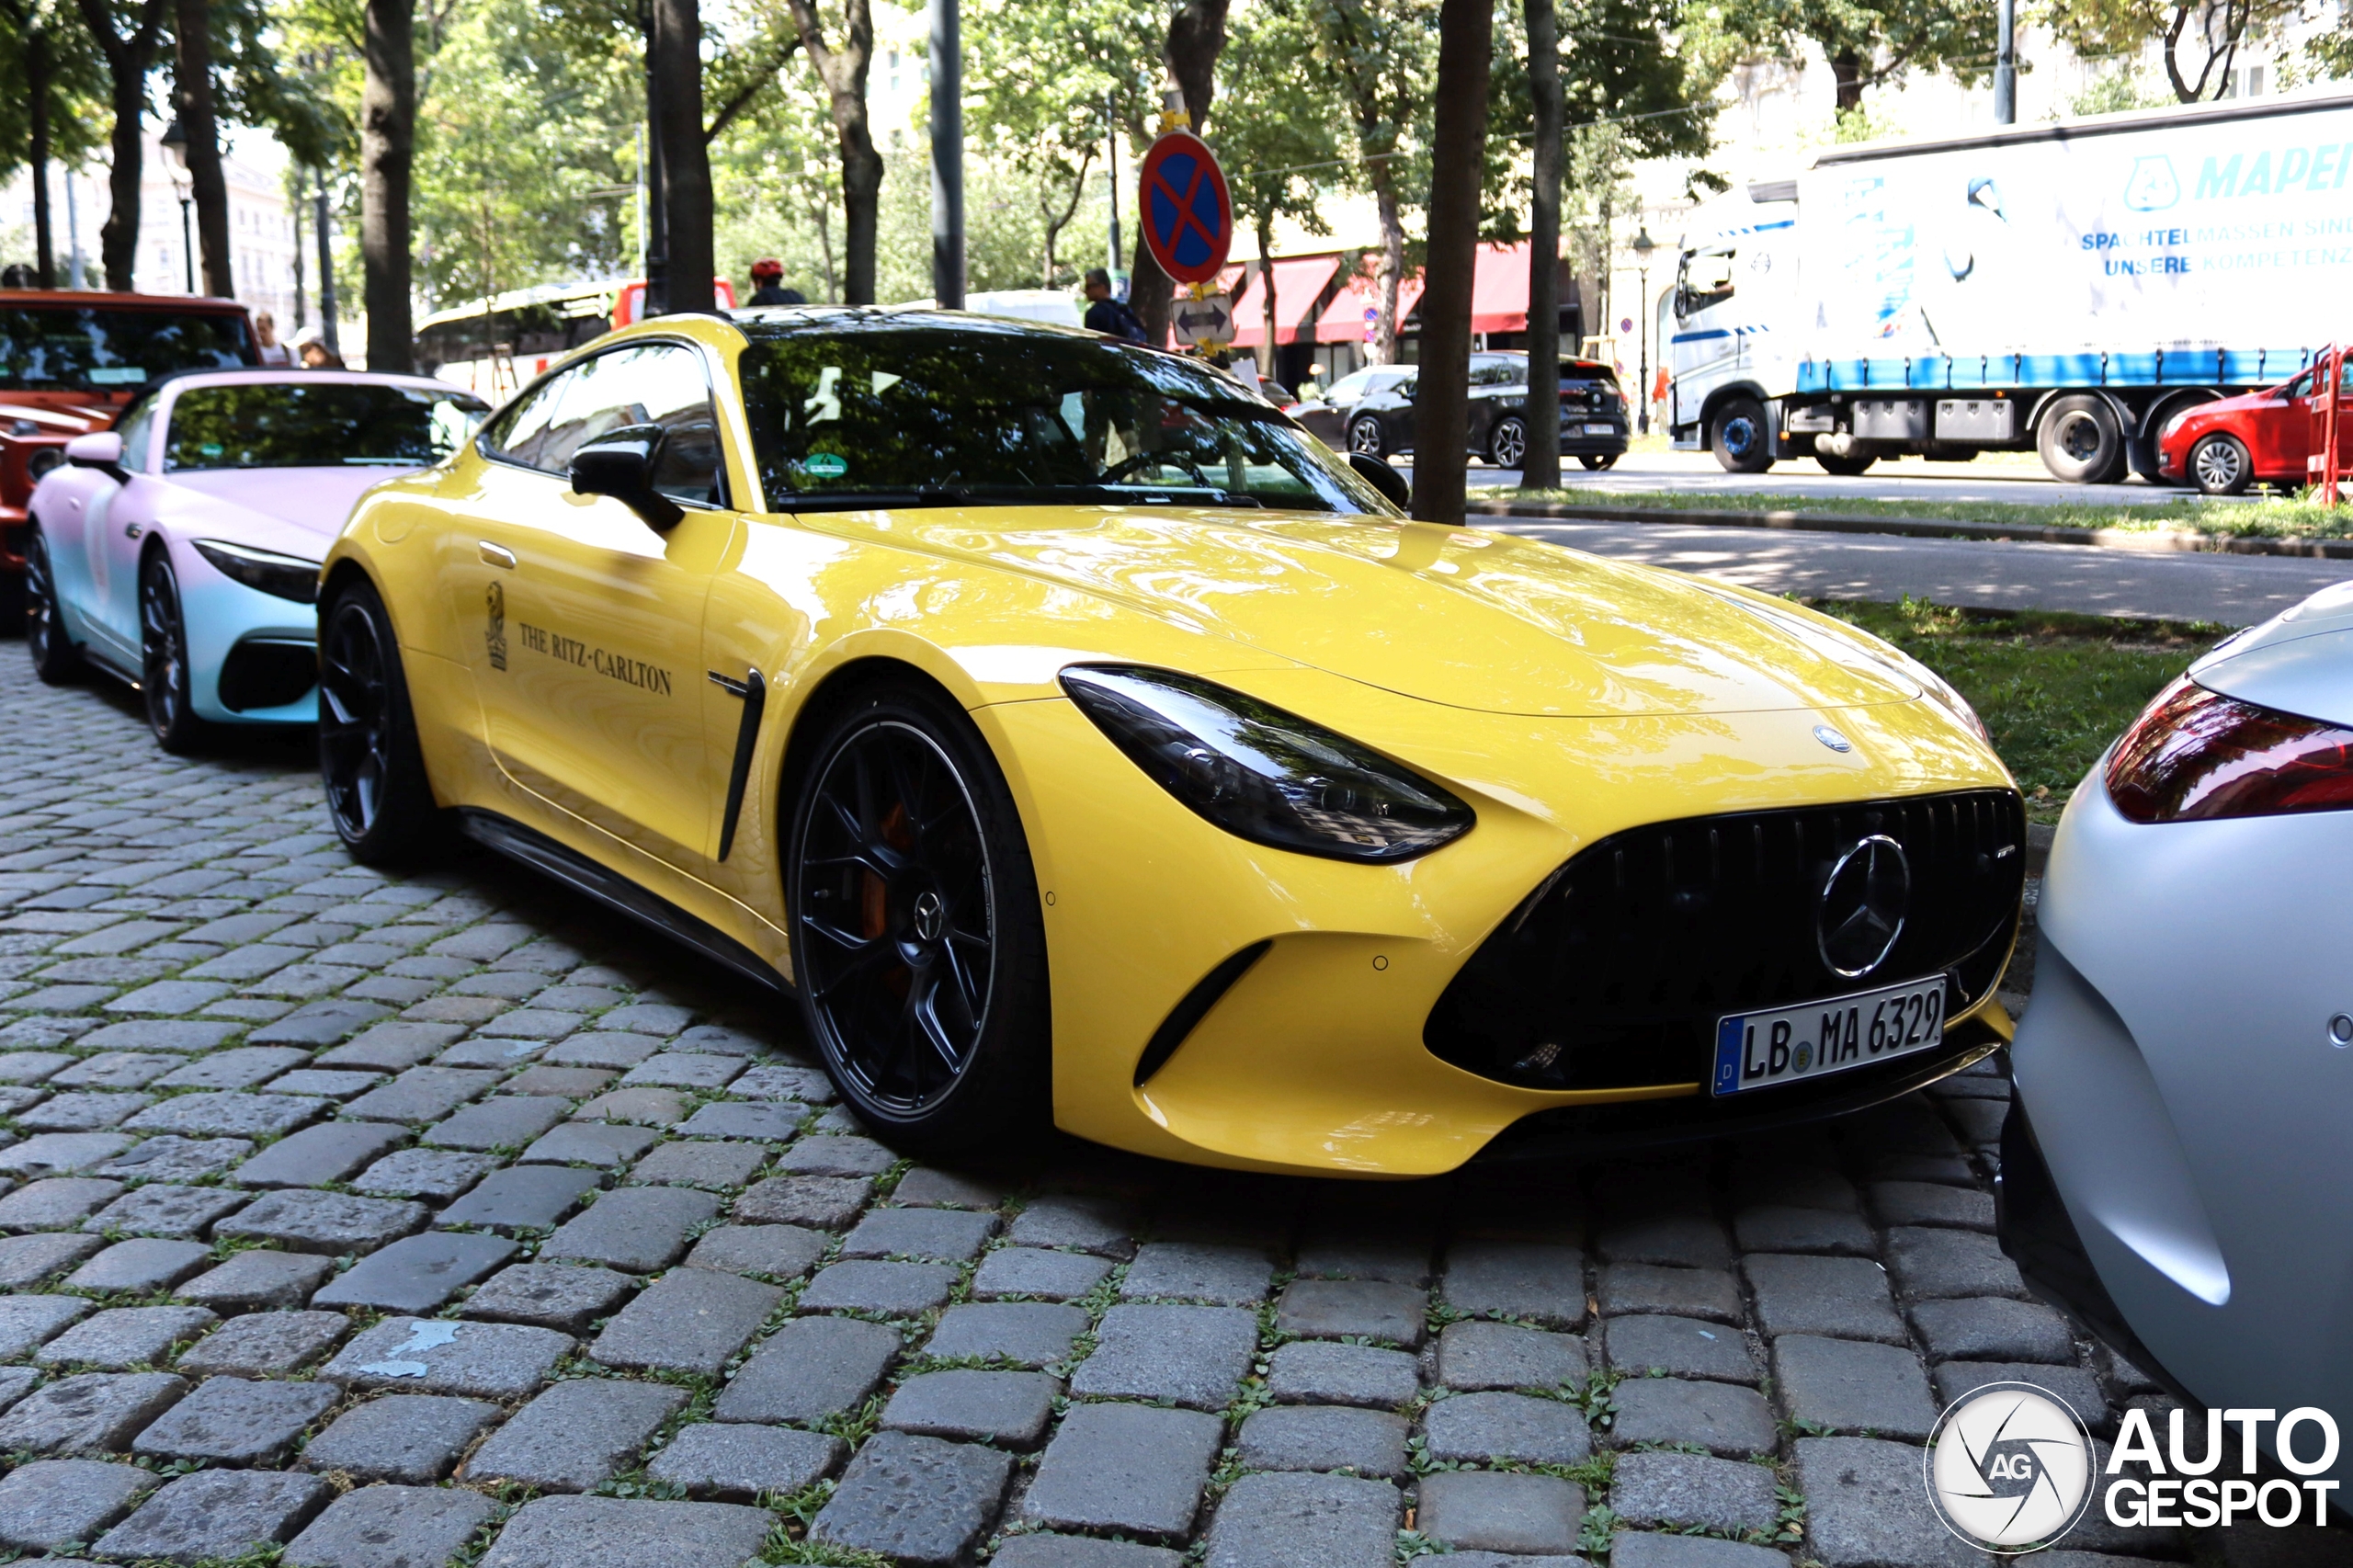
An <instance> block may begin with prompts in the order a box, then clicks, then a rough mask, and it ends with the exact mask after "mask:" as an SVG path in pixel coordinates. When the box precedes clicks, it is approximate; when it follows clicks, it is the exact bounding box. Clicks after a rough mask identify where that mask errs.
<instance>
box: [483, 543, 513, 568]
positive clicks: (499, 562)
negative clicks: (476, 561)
mask: <svg viewBox="0 0 2353 1568" xmlns="http://www.w3.org/2000/svg"><path fill="white" fill-rule="evenodd" d="M475 548H476V549H478V550H480V551H482V558H483V560H484V561H486V562H489V563H490V564H491V565H493V566H495V567H497V568H498V569H499V570H500V571H502V572H512V571H514V570H515V552H514V551H511V550H508V549H507V548H506V546H504V545H497V544H493V543H491V542H490V540H480V541H479V542H478V543H477V544H476V546H475Z"/></svg>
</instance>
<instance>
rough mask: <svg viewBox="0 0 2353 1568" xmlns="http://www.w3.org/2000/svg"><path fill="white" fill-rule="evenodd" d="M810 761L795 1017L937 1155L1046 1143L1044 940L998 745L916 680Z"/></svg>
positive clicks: (870, 1098) (796, 847) (853, 1096)
mask: <svg viewBox="0 0 2353 1568" xmlns="http://www.w3.org/2000/svg"><path fill="white" fill-rule="evenodd" d="M808 756H809V765H808V767H807V769H806V771H805V772H803V773H802V774H801V777H802V778H804V779H805V780H806V782H805V784H804V786H803V787H802V788H801V791H800V798H799V799H798V801H795V802H794V805H793V813H792V823H791V827H790V836H789V838H788V840H787V845H788V858H787V860H786V867H787V872H788V875H787V879H786V888H785V899H786V910H787V915H788V918H789V923H790V932H791V942H792V971H793V975H794V978H795V980H796V981H797V982H798V983H799V990H800V998H801V1017H802V1019H803V1021H804V1022H805V1023H806V1024H807V1026H808V1029H809V1033H810V1037H811V1038H812V1039H813V1040H815V1041H816V1042H817V1047H818V1050H819V1051H820V1052H821V1053H822V1054H823V1055H824V1062H825V1068H826V1071H827V1073H828V1074H830V1075H831V1077H832V1078H833V1080H834V1085H835V1087H836V1088H837V1089H838V1090H839V1091H840V1092H841V1095H842V1097H843V1098H844V1099H845V1100H847V1102H848V1103H849V1107H850V1108H851V1109H852V1110H853V1111H855V1112H856V1113H857V1114H858V1118H859V1119H861V1120H863V1121H865V1122H867V1123H868V1124H869V1125H870V1126H872V1127H874V1128H875V1129H876V1130H877V1131H880V1132H881V1133H882V1134H883V1135H884V1137H886V1138H887V1139H889V1140H890V1141H891V1142H893V1143H895V1144H898V1145H899V1146H901V1147H903V1148H906V1149H910V1150H914V1151H919V1152H922V1153H928V1154H936V1155H948V1154H956V1153H972V1152H976V1151H978V1150H981V1149H983V1147H995V1148H1004V1147H1007V1146H1009V1145H1008V1143H1007V1138H1008V1135H1011V1136H1012V1137H1014V1138H1015V1139H1017V1138H1018V1137H1019V1136H1021V1135H1022V1134H1025V1133H1041V1132H1043V1131H1046V1130H1047V1129H1048V1128H1049V1127H1050V1126H1051V1078H1050V1074H1049V1068H1050V1064H1051V1054H1052V1053H1051V1043H1050V1041H1051V1034H1050V1028H1051V1025H1050V1020H1049V1016H1048V1011H1047V998H1048V988H1047V972H1046V934H1045V925H1044V921H1043V919H1042V917H1041V916H1040V913H1039V903H1038V885H1037V877H1036V873H1035V871H1034V870H1033V869H1032V868H1031V865H1030V860H1029V841H1028V839H1027V837H1026V836H1025V835H1023V833H1022V830H1021V818H1020V814H1019V812H1017V810H1016V809H1015V807H1014V803H1013V796H1012V793H1011V791H1009V790H1007V789H1006V784H1005V776H1004V774H1003V773H1002V772H1001V771H1000V770H999V769H998V767H997V766H996V760H995V757H993V756H990V754H989V749H988V745H987V743H986V742H984V741H983V739H982V738H981V735H980V733H979V732H978V731H976V730H975V729H974V728H973V727H972V721H971V720H969V719H967V718H966V717H965V716H964V714H963V711H962V710H961V709H959V708H958V707H957V706H956V705H955V704H954V703H953V702H951V701H949V699H947V698H945V697H944V696H942V695H940V694H939V693H938V691H936V690H935V689H933V688H932V687H928V686H926V685H924V684H923V683H921V682H919V681H917V680H914V679H906V680H900V681H891V682H887V683H882V684H878V685H876V686H873V687H868V688H866V689H865V690H863V691H861V692H860V693H859V694H858V696H857V698H856V699H854V700H852V701H851V702H849V703H848V704H847V705H846V706H845V707H844V708H843V709H842V710H840V711H838V712H836V713H835V714H834V715H833V716H832V717H831V718H830V719H828V720H826V721H825V722H824V726H823V728H822V729H821V731H820V732H819V733H818V734H817V735H816V736H815V738H814V740H813V743H812V749H811V751H810V752H809V754H808Z"/></svg>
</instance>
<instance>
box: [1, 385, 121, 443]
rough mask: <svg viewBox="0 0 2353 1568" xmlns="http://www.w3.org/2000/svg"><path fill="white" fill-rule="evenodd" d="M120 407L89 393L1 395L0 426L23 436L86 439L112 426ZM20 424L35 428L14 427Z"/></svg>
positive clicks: (19, 393)
mask: <svg viewBox="0 0 2353 1568" xmlns="http://www.w3.org/2000/svg"><path fill="white" fill-rule="evenodd" d="M120 406H121V403H119V402H116V403H108V401H107V400H106V399H104V398H101V397H94V396H92V395H90V394H89V393H87V392H0V426H7V427H11V429H10V433H11V434H15V435H20V436H52V437H56V436H63V437H74V436H86V435H88V434H89V433H90V432H91V431H93V430H104V429H106V428H108V426H112V425H113V424H114V416H115V411H116V409H118V408H119V407H120ZM20 423H21V424H25V425H29V426H33V428H31V429H29V430H17V429H14V428H13V427H14V426H17V425H18V424H20Z"/></svg>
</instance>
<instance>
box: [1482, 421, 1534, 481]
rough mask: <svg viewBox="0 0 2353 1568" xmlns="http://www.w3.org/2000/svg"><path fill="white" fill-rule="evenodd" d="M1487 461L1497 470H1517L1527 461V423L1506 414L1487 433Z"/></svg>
mask: <svg viewBox="0 0 2353 1568" xmlns="http://www.w3.org/2000/svg"><path fill="white" fill-rule="evenodd" d="M1487 460H1488V461H1489V462H1491V463H1493V464H1495V466H1496V467H1497V468H1518V466H1519V465H1520V464H1521V463H1523V462H1525V461H1527V460H1528V422H1527V421H1526V420H1524V419H1522V418H1521V417H1520V416H1519V415H1517V414H1506V415H1504V416H1503V417H1502V418H1501V419H1498V420H1496V421H1495V428H1494V429H1493V430H1490V431H1488V432H1487Z"/></svg>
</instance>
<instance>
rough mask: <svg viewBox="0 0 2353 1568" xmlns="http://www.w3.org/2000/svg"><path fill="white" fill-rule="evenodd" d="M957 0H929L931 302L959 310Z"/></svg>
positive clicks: (960, 67) (960, 49) (960, 47)
mask: <svg viewBox="0 0 2353 1568" xmlns="http://www.w3.org/2000/svg"><path fill="white" fill-rule="evenodd" d="M956 6H957V0H931V6H930V19H931V45H930V55H931V58H930V65H931V297H932V298H933V299H934V300H935V301H938V305H939V308H940V309H941V310H943V311H961V310H962V309H963V308H964V41H963V37H962V24H961V18H960V17H959V16H958V15H957V10H956Z"/></svg>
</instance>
